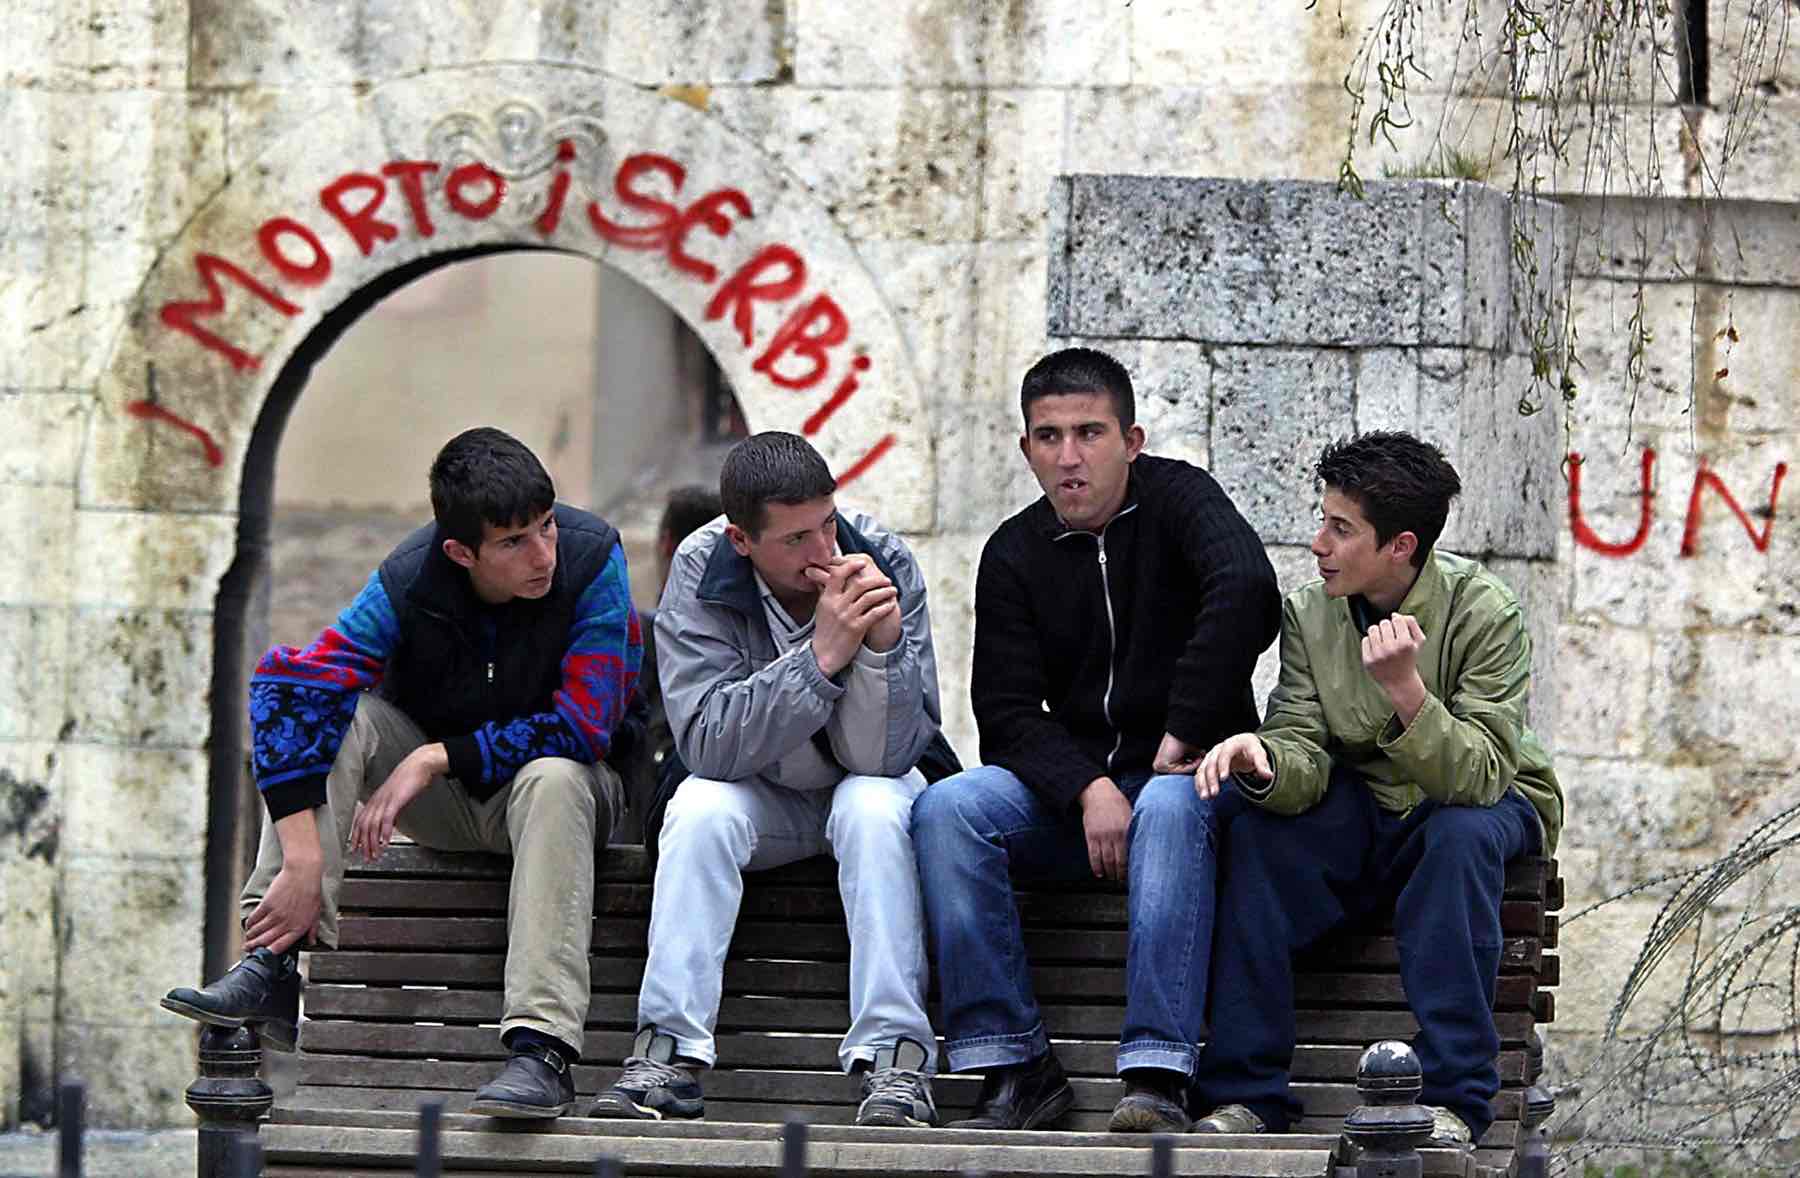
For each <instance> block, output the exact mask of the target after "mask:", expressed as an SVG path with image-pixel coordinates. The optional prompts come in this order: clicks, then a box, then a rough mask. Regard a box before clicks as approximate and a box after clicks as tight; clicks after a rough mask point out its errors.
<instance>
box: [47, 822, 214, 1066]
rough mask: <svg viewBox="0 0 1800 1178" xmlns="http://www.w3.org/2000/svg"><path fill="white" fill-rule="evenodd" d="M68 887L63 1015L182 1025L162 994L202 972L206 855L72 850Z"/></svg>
mask: <svg viewBox="0 0 1800 1178" xmlns="http://www.w3.org/2000/svg"><path fill="white" fill-rule="evenodd" d="M61 894H62V906H61V913H60V917H59V925H60V928H61V932H62V952H61V962H62V964H61V971H62V983H61V987H62V995H63V997H62V1010H61V1011H60V1014H61V1016H62V1017H63V1019H64V1020H66V1021H69V1022H75V1023H90V1024H96V1025H99V1026H113V1027H120V1028H124V1027H156V1026H171V1025H173V1026H180V1025H182V1024H180V1023H177V1022H173V1021H172V1020H171V1019H170V1017H169V1016H168V1015H166V1014H164V1013H163V1012H162V1011H161V1010H159V1009H158V1006H157V1001H158V999H160V998H161V997H162V995H163V993H164V991H166V990H167V989H168V988H169V987H170V986H173V985H180V984H185V983H188V981H189V979H190V978H197V977H198V976H199V974H200V937H199V933H200V931H201V926H202V924H203V922H204V920H205V911H206V871H205V867H204V865H203V864H202V862H201V857H200V856H196V855H192V854H189V855H187V856H185V857H183V858H180V859H162V860H154V859H148V858H144V857H141V856H132V857H129V858H113V857H111V856H103V857H89V856H71V857H69V858H68V859H66V860H65V861H64V863H63V878H62V893H61ZM190 1062H191V1061H190Z"/></svg>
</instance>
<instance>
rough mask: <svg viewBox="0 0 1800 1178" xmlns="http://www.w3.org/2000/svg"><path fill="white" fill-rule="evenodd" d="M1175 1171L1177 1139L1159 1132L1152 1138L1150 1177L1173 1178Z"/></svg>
mask: <svg viewBox="0 0 1800 1178" xmlns="http://www.w3.org/2000/svg"><path fill="white" fill-rule="evenodd" d="M1174 1173H1175V1139H1174V1138H1173V1137H1170V1136H1169V1135H1168V1134H1167V1133H1158V1134H1157V1135H1156V1136H1155V1137H1152V1138H1151V1139H1150V1178H1172V1175H1173V1174H1174Z"/></svg>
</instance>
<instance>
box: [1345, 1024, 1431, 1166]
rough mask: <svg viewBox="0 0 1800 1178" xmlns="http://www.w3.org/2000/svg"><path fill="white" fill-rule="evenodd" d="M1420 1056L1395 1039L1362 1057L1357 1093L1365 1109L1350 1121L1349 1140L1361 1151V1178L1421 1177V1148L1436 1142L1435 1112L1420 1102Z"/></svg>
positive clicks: (1358, 1153)
mask: <svg viewBox="0 0 1800 1178" xmlns="http://www.w3.org/2000/svg"><path fill="white" fill-rule="evenodd" d="M1422 1086H1423V1080H1422V1078H1421V1074H1420V1071H1419V1057H1418V1056H1417V1055H1415V1054H1413V1049H1412V1048H1411V1047H1408V1046H1407V1045H1406V1044H1404V1043H1401V1042H1399V1041H1397V1040H1394V1039H1387V1040H1383V1041H1382V1042H1380V1043H1377V1044H1375V1046H1373V1047H1371V1048H1369V1049H1368V1050H1367V1051H1365V1052H1363V1053H1362V1058H1361V1059H1360V1060H1358V1061H1357V1063H1356V1091H1357V1093H1358V1094H1359V1095H1361V1097H1362V1101H1363V1103H1362V1106H1361V1107H1360V1108H1358V1109H1356V1110H1355V1111H1354V1112H1352V1113H1351V1114H1350V1115H1349V1116H1347V1117H1345V1118H1344V1140H1345V1141H1347V1142H1349V1143H1350V1144H1351V1145H1352V1146H1354V1147H1355V1153H1356V1178H1421V1176H1422V1175H1423V1174H1424V1170H1425V1163H1424V1161H1423V1159H1421V1158H1420V1157H1419V1147H1420V1146H1421V1145H1423V1144H1425V1143H1426V1142H1427V1141H1429V1140H1431V1113H1430V1112H1429V1111H1427V1110H1426V1109H1425V1108H1423V1107H1421V1106H1420V1105H1419V1103H1418V1099H1419V1090H1420V1088H1421V1087H1422Z"/></svg>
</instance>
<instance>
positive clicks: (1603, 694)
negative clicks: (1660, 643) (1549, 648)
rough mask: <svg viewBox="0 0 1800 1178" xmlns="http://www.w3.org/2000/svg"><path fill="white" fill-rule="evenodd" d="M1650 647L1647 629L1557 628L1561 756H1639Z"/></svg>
mask: <svg viewBox="0 0 1800 1178" xmlns="http://www.w3.org/2000/svg"><path fill="white" fill-rule="evenodd" d="M1552 616H1553V618H1554V616H1555V614H1553V615H1552ZM1654 644H1655V637H1654V636H1653V635H1652V634H1651V633H1650V632H1649V631H1647V630H1628V629H1625V628H1623V627H1619V626H1591V625H1588V626H1584V625H1573V624H1570V625H1561V626H1558V627H1557V642H1556V648H1555V654H1556V659H1557V664H1558V666H1557V677H1558V680H1559V683H1558V687H1559V690H1558V692H1557V718H1558V720H1559V721H1560V729H1559V733H1558V737H1557V742H1556V751H1557V754H1558V755H1559V756H1561V755H1570V754H1573V755H1578V756H1587V757H1610V758H1619V757H1637V756H1640V755H1642V753H1643V750H1644V740H1645V725H1646V722H1647V716H1646V713H1647V711H1648V709H1649V706H1650V660H1651V649H1652V647H1653V646H1654Z"/></svg>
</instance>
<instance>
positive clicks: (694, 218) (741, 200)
mask: <svg viewBox="0 0 1800 1178" xmlns="http://www.w3.org/2000/svg"><path fill="white" fill-rule="evenodd" d="M724 208H733V209H736V210H737V213H738V216H740V217H746V218H748V217H752V216H755V214H754V213H752V212H751V211H750V198H749V197H747V196H745V195H744V194H743V193H741V192H739V191H738V190H737V189H735V188H721V189H719V190H718V191H717V192H709V193H707V194H706V195H705V196H703V197H701V198H700V199H699V200H697V201H695V202H694V203H693V204H691V205H689V206H688V209H687V211H686V212H685V213H683V214H681V220H680V221H678V222H676V224H675V228H674V230H673V231H672V232H671V233H670V235H669V265H671V266H673V267H675V268H676V269H677V270H679V271H681V272H682V273H683V274H692V275H693V276H694V277H695V278H698V279H699V280H700V281H701V282H706V283H710V282H712V280H713V279H715V278H717V277H718V276H719V268H718V267H717V266H714V265H713V264H712V263H711V262H707V261H704V260H702V259H700V258H696V257H694V255H692V254H690V253H688V252H687V239H688V234H690V233H692V232H693V231H694V229H695V228H696V227H698V226H701V225H704V226H706V228H708V229H710V230H712V235H713V236H714V237H724V236H725V235H726V234H727V233H730V232H731V218H730V217H727V216H726V215H725V214H724V212H723V211H722V210H723V209H724Z"/></svg>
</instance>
